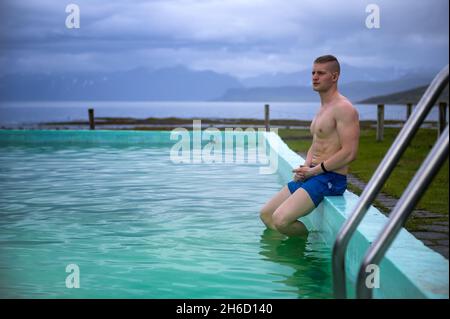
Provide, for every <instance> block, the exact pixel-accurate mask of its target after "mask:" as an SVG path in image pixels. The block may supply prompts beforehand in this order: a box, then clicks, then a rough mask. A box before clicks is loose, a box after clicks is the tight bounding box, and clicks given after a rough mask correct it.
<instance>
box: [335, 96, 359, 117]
mask: <svg viewBox="0 0 450 319" xmlns="http://www.w3.org/2000/svg"><path fill="white" fill-rule="evenodd" d="M335 110H336V113H335V114H336V116H337V117H341V116H345V117H348V116H358V110H357V109H356V108H355V107H354V106H353V104H352V102H350V100H349V99H347V98H346V97H345V96H341V98H340V99H339V100H338V101H337V103H336V107H335Z"/></svg>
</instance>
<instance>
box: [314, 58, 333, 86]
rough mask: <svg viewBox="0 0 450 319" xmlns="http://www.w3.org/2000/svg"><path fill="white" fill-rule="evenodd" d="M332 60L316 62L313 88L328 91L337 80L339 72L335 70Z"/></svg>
mask: <svg viewBox="0 0 450 319" xmlns="http://www.w3.org/2000/svg"><path fill="white" fill-rule="evenodd" d="M330 64H331V63H330V62H327V63H314V65H313V70H312V85H313V90H314V91H317V92H325V91H328V90H329V89H330V88H331V87H332V86H333V84H334V83H336V82H337V79H338V74H337V72H333V70H332V67H331V65H330Z"/></svg>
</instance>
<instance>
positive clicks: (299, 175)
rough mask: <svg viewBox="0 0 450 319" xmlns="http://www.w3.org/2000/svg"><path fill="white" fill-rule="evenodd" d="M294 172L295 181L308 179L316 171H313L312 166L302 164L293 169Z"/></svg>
mask: <svg viewBox="0 0 450 319" xmlns="http://www.w3.org/2000/svg"><path fill="white" fill-rule="evenodd" d="M292 172H293V173H294V176H293V179H294V181H296V182H297V181H302V182H303V181H306V180H307V179H308V178H310V177H311V176H314V173H313V171H312V168H311V167H308V166H304V165H300V166H299V167H298V168H294V169H293V170H292Z"/></svg>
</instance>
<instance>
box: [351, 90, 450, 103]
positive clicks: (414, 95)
mask: <svg viewBox="0 0 450 319" xmlns="http://www.w3.org/2000/svg"><path fill="white" fill-rule="evenodd" d="M427 88H428V86H421V87H418V88H414V89H411V90H407V91H402V92H398V93H394V94H388V95H381V96H375V97H371V98H368V99H365V100H362V101H360V102H358V103H361V104H378V103H385V104H406V103H413V104H417V103H418V102H419V100H420V99H421V98H422V95H423V94H424V93H425V91H426V89H427ZM438 102H447V104H448V85H447V87H446V88H445V90H444V91H443V92H442V94H441V95H440V96H439V98H438Z"/></svg>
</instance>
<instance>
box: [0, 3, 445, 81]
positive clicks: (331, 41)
mask: <svg viewBox="0 0 450 319" xmlns="http://www.w3.org/2000/svg"><path fill="white" fill-rule="evenodd" d="M73 2H74V3H76V4H78V5H79V6H80V8H81V29H78V30H68V29H66V28H65V25H64V21H65V18H66V16H67V14H66V13H65V11H64V8H65V5H66V3H64V2H61V1H57V0H44V1H37V0H35V1H31V0H28V1H12V0H7V1H2V2H1V4H0V12H2V13H1V15H2V19H1V20H0V68H1V69H2V71H1V72H5V70H8V71H10V72H14V71H38V70H42V69H47V70H50V71H58V72H64V71H67V72H71V71H73V70H74V69H79V70H84V69H92V70H104V69H110V70H115V69H126V68H133V67H137V66H146V67H159V66H167V65H174V64H184V65H186V66H189V67H193V68H197V69H201V68H207V69H212V70H215V71H220V72H227V73H230V74H234V75H238V76H249V75H256V74H259V73H264V72H277V70H278V71H280V72H281V71H284V72H287V71H289V70H291V71H296V70H299V69H301V68H305V67H309V64H310V62H311V59H312V58H313V57H315V56H317V55H320V54H323V53H330V52H332V53H334V54H336V55H338V56H341V57H342V58H343V59H344V61H345V62H347V63H350V64H352V63H353V64H363V63H368V62H370V63H373V64H378V65H380V66H393V65H402V66H404V67H414V66H415V65H420V66H423V65H429V66H440V65H442V64H444V63H448V1H447V0H428V1H424V0H398V1H389V0H379V1H376V0H375V1H366V0H363V1H361V0H346V1H335V0H320V1H313V0H302V1H300V0H252V1H237V0H223V1H219V0H211V1H209V0H168V1H166V0H164V1H138V0H135V1H132V0H129V1H119V0H110V1H101V0H80V1H76V0H74V1H73ZM369 3H376V4H378V5H379V6H380V9H381V29H379V30H369V29H367V28H366V27H365V24H364V22H365V19H366V16H367V13H366V12H365V7H366V5H367V4H369Z"/></svg>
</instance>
